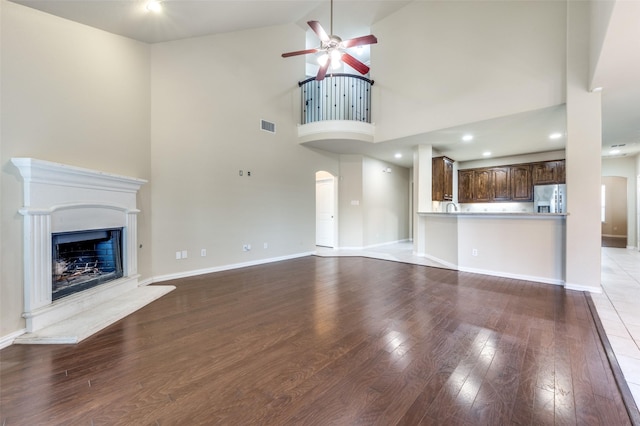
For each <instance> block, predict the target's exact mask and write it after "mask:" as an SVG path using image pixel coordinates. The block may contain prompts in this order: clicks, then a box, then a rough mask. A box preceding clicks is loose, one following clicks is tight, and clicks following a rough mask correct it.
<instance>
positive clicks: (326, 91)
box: [298, 73, 375, 143]
mask: <svg viewBox="0 0 640 426" xmlns="http://www.w3.org/2000/svg"><path fill="white" fill-rule="evenodd" d="M298 86H300V95H301V102H302V108H301V111H302V114H301V115H302V116H301V119H300V123H301V124H300V126H298V138H299V140H300V143H306V142H313V141H320V140H329V139H332V140H333V139H355V140H359V141H364V142H373V136H374V129H375V126H374V125H373V124H371V87H372V86H373V80H369V79H368V78H366V77H362V76H359V75H353V74H342V73H340V74H329V75H327V77H326V78H325V79H324V80H320V81H317V80H315V78H314V77H311V78H308V79H306V80H304V81H301V82H299V83H298Z"/></svg>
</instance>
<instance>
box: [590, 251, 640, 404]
mask: <svg viewBox="0 0 640 426" xmlns="http://www.w3.org/2000/svg"><path fill="white" fill-rule="evenodd" d="M602 290H603V291H602V294H592V295H591V297H592V299H593V302H594V304H595V305H596V309H597V310H598V315H599V316H600V320H601V321H602V325H603V326H604V329H605V331H606V333H607V337H608V338H609V342H610V343H611V347H612V348H613V352H614V354H615V355H616V358H617V359H618V363H619V364H620V368H621V369H622V373H623V374H624V377H625V379H626V381H627V384H628V385H629V389H631V393H632V394H633V397H634V399H635V401H636V405H638V406H640V252H638V251H637V250H632V249H624V248H612V247H603V248H602Z"/></svg>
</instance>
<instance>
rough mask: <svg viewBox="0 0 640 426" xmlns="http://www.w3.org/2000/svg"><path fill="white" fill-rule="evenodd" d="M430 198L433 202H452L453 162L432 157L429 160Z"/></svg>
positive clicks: (443, 158)
mask: <svg viewBox="0 0 640 426" xmlns="http://www.w3.org/2000/svg"><path fill="white" fill-rule="evenodd" d="M431 165H432V168H433V169H432V178H431V195H432V196H431V198H432V199H433V201H452V200H453V160H452V159H451V158H448V157H434V158H433V159H432V160H431Z"/></svg>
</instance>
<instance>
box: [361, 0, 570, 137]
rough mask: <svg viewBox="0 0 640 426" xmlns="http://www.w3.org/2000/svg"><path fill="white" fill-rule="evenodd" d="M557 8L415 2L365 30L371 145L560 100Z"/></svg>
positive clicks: (561, 19) (560, 14) (561, 50)
mask: <svg viewBox="0 0 640 426" xmlns="http://www.w3.org/2000/svg"><path fill="white" fill-rule="evenodd" d="M565 18H566V10H565V5H564V3H563V2H543V1H518V2H499V1H498V2H488V1H482V2H474V1H450V2H443V1H440V2H431V1H429V2H427V1H415V2H411V3H409V4H408V5H407V6H406V7H404V8H402V9H400V10H399V11H398V12H396V13H395V14H393V15H391V16H389V17H387V18H385V19H382V20H381V21H379V22H377V23H376V24H375V25H374V26H373V27H372V31H373V33H374V34H375V35H376V36H377V37H378V39H379V40H380V43H378V44H377V45H375V47H372V49H371V63H372V67H371V78H372V79H374V80H375V82H376V84H375V86H374V87H373V95H374V99H376V100H377V101H376V102H375V103H374V105H373V121H375V123H376V140H379V141H384V140H389V139H394V138H398V137H402V136H407V135H415V134H420V133H423V132H427V131H430V130H434V129H442V128H447V127H451V126H455V125H459V124H463V123H469V122H475V121H480V120H485V119H489V118H494V117H499V116H503V115H508V114H514V113H518V112H523V111H531V110H535V109H539V108H544V107H548V106H553V105H559V104H562V103H563V102H564V99H565V92H564V83H565V36H566V33H565V29H566V22H565Z"/></svg>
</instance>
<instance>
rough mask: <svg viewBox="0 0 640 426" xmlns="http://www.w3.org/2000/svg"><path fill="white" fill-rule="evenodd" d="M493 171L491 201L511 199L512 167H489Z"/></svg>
mask: <svg viewBox="0 0 640 426" xmlns="http://www.w3.org/2000/svg"><path fill="white" fill-rule="evenodd" d="M489 172H490V173H491V177H490V178H491V191H492V192H491V200H490V201H510V200H511V181H510V179H509V176H510V175H511V168H510V167H509V166H507V167H493V168H491V169H489Z"/></svg>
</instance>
